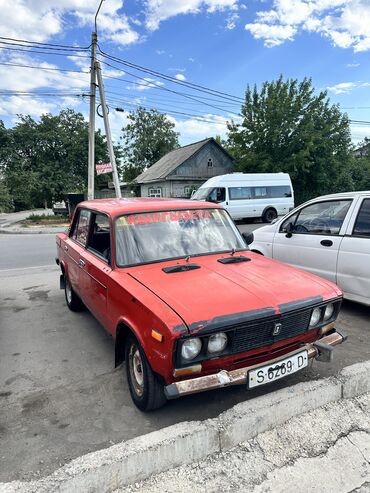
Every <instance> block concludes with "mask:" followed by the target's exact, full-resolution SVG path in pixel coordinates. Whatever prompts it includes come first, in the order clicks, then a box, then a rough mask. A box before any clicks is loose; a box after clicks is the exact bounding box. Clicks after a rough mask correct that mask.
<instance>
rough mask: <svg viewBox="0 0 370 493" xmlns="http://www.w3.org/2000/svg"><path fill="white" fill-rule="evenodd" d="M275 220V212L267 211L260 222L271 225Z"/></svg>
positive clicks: (272, 210) (273, 210)
mask: <svg viewBox="0 0 370 493" xmlns="http://www.w3.org/2000/svg"><path fill="white" fill-rule="evenodd" d="M276 218H277V212H276V210H275V209H272V208H271V209H267V210H266V211H265V212H264V213H263V216H262V221H263V222H264V223H271V222H272V221H273V220H274V219H276Z"/></svg>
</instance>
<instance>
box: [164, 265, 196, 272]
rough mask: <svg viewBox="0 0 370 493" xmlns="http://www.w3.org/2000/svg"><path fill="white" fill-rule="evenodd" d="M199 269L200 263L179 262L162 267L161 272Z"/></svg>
mask: <svg viewBox="0 0 370 493" xmlns="http://www.w3.org/2000/svg"><path fill="white" fill-rule="evenodd" d="M194 269H200V265H197V264H181V265H171V266H170V267H163V269H162V270H163V272H165V273H166V274H173V273H174V272H185V271H187V270H194Z"/></svg>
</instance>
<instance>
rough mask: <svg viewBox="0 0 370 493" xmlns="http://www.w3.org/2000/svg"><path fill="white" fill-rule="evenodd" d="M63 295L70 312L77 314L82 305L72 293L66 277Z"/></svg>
mask: <svg viewBox="0 0 370 493" xmlns="http://www.w3.org/2000/svg"><path fill="white" fill-rule="evenodd" d="M64 294H65V297H66V303H67V306H68V308H69V309H70V310H72V311H73V312H78V311H79V310H82V308H83V306H84V305H83V303H82V301H81V300H80V298H79V297H78V296H77V294H76V293H75V292H74V291H73V288H72V286H71V283H70V282H69V279H68V276H65V278H64Z"/></svg>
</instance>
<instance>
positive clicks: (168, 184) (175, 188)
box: [135, 138, 234, 198]
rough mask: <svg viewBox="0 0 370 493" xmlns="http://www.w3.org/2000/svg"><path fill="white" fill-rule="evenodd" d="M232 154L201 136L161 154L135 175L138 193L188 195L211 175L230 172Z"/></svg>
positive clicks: (172, 195)
mask: <svg viewBox="0 0 370 493" xmlns="http://www.w3.org/2000/svg"><path fill="white" fill-rule="evenodd" d="M233 168H234V158H233V157H232V156H230V154H229V153H228V152H227V151H226V150H225V149H224V148H223V147H222V146H221V145H220V144H218V143H217V142H216V141H215V139H213V138H210V139H204V140H201V141H199V142H195V143H194V144H189V145H187V146H184V147H180V148H179V149H175V150H174V151H171V152H169V153H168V154H166V155H165V156H163V157H162V158H161V159H160V160H159V161H157V162H156V163H154V164H153V165H152V166H150V168H148V169H147V170H145V171H144V172H143V173H141V174H140V175H139V176H138V177H136V179H135V181H136V183H137V184H138V185H140V191H141V196H142V197H178V198H180V197H182V198H188V197H190V195H191V192H192V190H196V189H197V188H199V187H200V185H201V184H202V183H204V182H205V181H207V180H208V178H211V177H212V176H217V175H224V174H226V173H232V172H233Z"/></svg>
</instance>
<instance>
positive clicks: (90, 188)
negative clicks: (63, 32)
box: [87, 7, 100, 200]
mask: <svg viewBox="0 0 370 493" xmlns="http://www.w3.org/2000/svg"><path fill="white" fill-rule="evenodd" d="M99 9H100V7H99ZM98 12H99V10H98ZM96 15H98V14H96ZM97 42H98V35H97V33H96V23H95V32H93V33H92V37H91V68H90V118H89V160H88V178H87V199H88V200H92V199H93V198H94V177H95V104H96V103H95V100H96V68H95V62H96V45H97Z"/></svg>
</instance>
